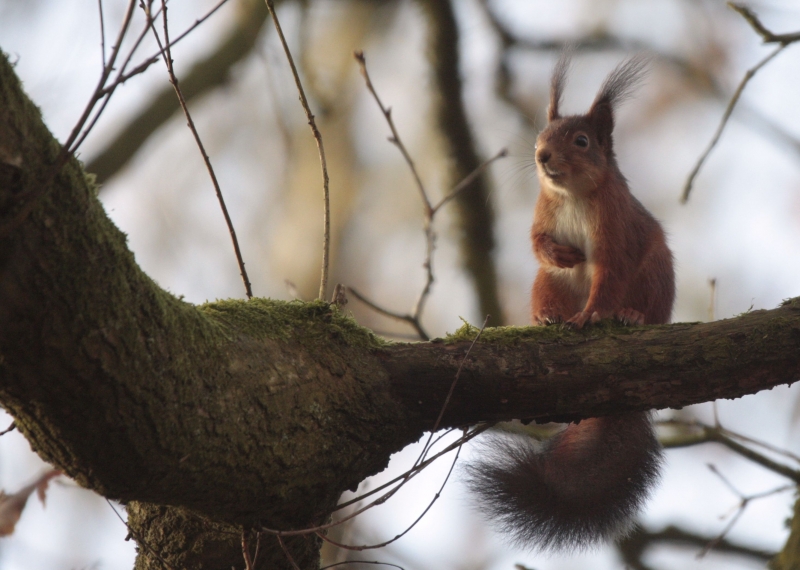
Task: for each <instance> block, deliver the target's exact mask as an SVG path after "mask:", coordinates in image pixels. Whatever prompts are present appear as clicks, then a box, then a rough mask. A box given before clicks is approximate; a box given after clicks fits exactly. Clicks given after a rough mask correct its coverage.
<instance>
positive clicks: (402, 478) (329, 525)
mask: <svg viewBox="0 0 800 570" xmlns="http://www.w3.org/2000/svg"><path fill="white" fill-rule="evenodd" d="M489 427H490V424H486V425H480V426H478V427H476V428H473V429H472V431H470V432H468V433H467V434H465V435H463V436H461V437H460V438H458V440H456V441H455V442H453V443H451V444H450V445H448V446H447V447H446V448H445V449H444V450H442V451H440V452H439V453H437V454H436V455H434V456H432V457H430V458H429V459H427V460H426V461H424V462H423V463H420V464H419V465H417V466H415V467H412V468H411V469H409V470H408V471H406V472H405V473H404V474H402V475H400V476H399V477H397V478H395V479H394V480H393V481H391V482H390V483H387V484H385V485H382V486H381V487H379V488H378V489H373V490H372V491H370V492H369V493H364V495H362V496H361V497H357V498H356V499H354V501H360V500H361V499H362V498H363V497H366V496H368V495H371V494H373V493H374V492H376V491H378V490H381V489H382V488H386V486H387V485H390V484H391V483H394V482H397V481H401V482H400V484H399V485H398V486H397V487H395V488H394V489H391V490H389V491H388V492H386V493H385V494H383V495H381V496H380V497H378V498H377V499H375V500H374V501H372V502H371V503H370V504H368V505H366V506H364V507H362V508H360V509H358V510H356V511H354V512H352V513H350V514H349V515H347V516H346V517H343V518H341V519H339V520H336V521H333V522H330V523H327V524H323V525H319V526H315V527H310V528H304V529H299V530H276V529H271V528H264V527H262V528H261V529H260V530H261V532H265V533H267V534H272V535H276V536H305V535H309V534H314V533H317V532H322V531H325V530H328V529H329V528H333V527H335V526H339V525H340V524H342V523H345V522H347V521H349V520H351V519H354V518H355V517H357V516H359V515H360V514H361V513H363V512H365V511H367V510H369V509H371V508H373V507H376V506H378V505H382V504H383V503H385V502H386V501H388V500H389V499H390V498H391V497H392V496H394V494H395V493H397V491H399V490H400V489H401V488H402V487H403V486H404V485H405V484H406V483H407V482H408V481H410V480H411V479H413V478H414V477H415V476H416V475H417V474H418V473H420V472H421V471H422V470H423V469H424V468H425V467H427V466H428V465H430V464H431V463H433V462H434V461H435V460H436V459H438V458H439V457H441V456H442V455H444V454H445V453H449V452H450V451H453V450H454V449H458V448H459V447H461V446H462V445H463V444H465V443H467V442H468V441H470V440H472V439H474V438H475V437H477V436H478V435H480V434H481V433H483V432H484V431H486V430H487V429H488V428H489ZM351 503H352V501H350V502H348V503H345V504H343V505H339V506H337V507H336V508H335V509H333V511H332V512H336V511H338V510H340V509H341V508H343V507H344V506H346V505H348V504H351Z"/></svg>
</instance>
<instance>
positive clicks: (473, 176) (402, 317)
mask: <svg viewBox="0 0 800 570" xmlns="http://www.w3.org/2000/svg"><path fill="white" fill-rule="evenodd" d="M353 57H354V58H355V60H356V62H358V67H359V70H360V71H361V75H362V77H364V82H365V83H366V86H367V89H368V90H369V92H370V94H372V97H373V99H375V102H376V103H377V104H378V108H379V109H380V110H381V113H382V114H383V117H384V119H386V123H387V124H388V126H389V130H390V131H391V133H392V135H391V136H390V137H389V142H390V143H392V144H393V145H395V146H396V147H397V149H398V150H399V151H400V154H402V155H403V159H404V160H405V161H406V164H407V165H408V168H409V170H410V171H411V175H412V176H413V178H414V182H415V183H416V185H417V189H418V190H419V195H420V198H421V199H422V205H423V210H424V219H423V230H424V232H425V261H424V262H423V264H422V266H423V268H424V269H425V274H426V275H425V285H424V286H423V288H422V291H420V293H419V295H418V296H417V299H416V301H415V302H414V306H413V308H412V310H411V312H410V313H407V314H402V313H396V312H394V311H389V310H387V309H384V308H383V307H380V306H379V305H377V304H375V303H373V302H372V301H370V300H368V299H366V298H365V297H364V296H363V295H361V294H360V293H358V291H356V290H355V289H353V288H348V289H349V290H350V292H351V293H352V294H353V296H354V297H356V298H357V299H358V300H360V301H361V302H363V303H364V304H365V305H367V306H368V307H369V308H371V309H372V310H374V311H376V312H378V313H380V314H382V315H384V316H387V317H390V318H393V319H397V320H399V321H404V322H406V323H408V324H410V325H411V326H412V327H414V330H416V331H417V334H419V336H420V338H421V339H422V340H429V338H430V337H429V336H428V334H427V333H426V332H425V331H424V329H423V328H422V324H421V318H422V311H423V309H424V308H425V302H426V301H427V299H428V296H429V295H430V292H431V288H432V286H433V282H434V281H435V276H434V271H433V253H434V250H435V249H436V232H434V231H433V221H434V218H435V216H436V213H437V212H438V211H439V209H440V208H441V207H442V206H444V205H445V204H447V203H448V202H450V200H452V199H453V198H455V197H456V196H458V195H459V194H460V193H461V192H462V191H463V190H465V189H466V188H468V187H469V186H470V184H472V183H473V182H474V181H475V180H477V179H478V177H479V176H480V175H481V174H482V173H483V171H484V170H486V168H487V167H488V166H489V165H490V164H492V163H493V162H494V161H496V160H498V159H499V158H502V157H504V156H507V155H508V151H507V150H506V149H502V150H501V151H500V152H498V153H497V154H496V155H495V156H493V157H492V158H490V159H489V160H487V161H485V162H483V163H482V164H480V165H479V166H478V167H477V168H476V169H475V170H473V171H472V172H471V173H469V174H468V175H467V176H466V177H464V179H463V180H462V181H461V182H459V183H458V184H457V185H456V186H455V188H453V189H452V190H451V191H450V193H448V194H447V195H446V196H445V197H444V198H442V199H441V200H440V201H439V202H438V203H437V204H436V205H435V206H434V205H433V204H432V203H431V199H430V197H429V196H428V192H427V191H426V190H425V185H424V184H423V182H422V178H421V177H420V175H419V172H418V171H417V167H416V165H415V164H414V160H413V159H412V158H411V155H410V154H409V152H408V149H407V148H406V146H405V145H404V144H403V141H402V139H401V138H400V135H399V133H398V132H397V127H396V126H395V124H394V119H392V109H391V107H386V106H384V104H383V102H382V101H381V98H380V96H379V95H378V92H377V91H376V90H375V86H374V85H373V84H372V80H371V79H370V76H369V71H367V60H366V57H365V56H364V52H363V51H360V50H359V51H355V52H353Z"/></svg>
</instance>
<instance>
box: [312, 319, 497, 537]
mask: <svg viewBox="0 0 800 570" xmlns="http://www.w3.org/2000/svg"><path fill="white" fill-rule="evenodd" d="M488 322H489V315H487V316H486V319H485V320H484V321H483V326H482V327H481V329H480V330H479V331H478V334H477V335H475V338H474V339H473V340H472V343H471V344H470V345H469V348H468V349H467V352H466V353H464V358H462V359H461V363H460V364H459V366H458V370H457V371H456V376H455V378H454V379H453V382H452V383H451V384H450V390H449V391H448V392H447V396H446V397H445V400H444V403H443V404H442V408H441V410H440V411H439V416H438V417H437V418H436V422H435V423H434V425H433V429H432V430H431V433H430V435H429V436H428V441H427V442H426V443H425V446H424V447H423V449H422V452H421V453H420V455H419V457H418V458H417V460H416V461H415V462H414V466H413V467H412V470H413V469H414V468H416V467H417V466H419V465H421V464H422V463H423V462H424V461H425V456H426V455H427V454H428V452H429V451H430V449H431V447H432V444H431V440H432V438H433V435H434V434H435V433H436V432H437V431H438V430H439V426H440V425H441V422H442V418H443V417H444V413H445V410H447V406H448V405H449V404H450V399H451V398H452V396H453V392H454V391H455V388H456V384H458V379H459V378H460V377H461V370H462V369H463V367H464V363H465V362H466V361H467V358H469V353H470V352H472V348H473V347H474V346H475V343H477V342H478V339H480V337H481V334H483V331H484V329H485V328H486V323H488ZM473 431H474V430H473ZM462 439H463V438H462ZM464 443H465V442H464V441H460V443H459V445H458V448H457V451H456V455H455V457H454V458H453V463H452V464H451V465H450V470H449V471H448V472H447V476H446V477H445V479H444V481H443V482H442V486H441V487H440V488H439V491H438V492H437V493H436V494H435V495H434V497H433V499H432V500H431V502H430V503H428V506H427V507H426V508H425V510H423V511H422V513H420V515H419V516H418V517H417V518H416V519H415V520H414V522H413V523H411V525H409V526H408V527H407V528H406V529H405V530H404V531H403V532H401V533H400V534H398V535H396V536H395V537H394V538H392V539H390V540H387V541H385V542H382V543H379V544H372V545H362V546H351V545H345V544H341V543H339V542H336V541H334V540H332V539H330V538H328V537H327V536H325V535H324V534H322V533H320V532H317V535H318V536H319V537H320V538H322V539H323V540H325V541H327V542H330V543H331V544H333V545H335V546H338V547H339V548H345V549H347V550H358V551H361V550H372V549H376V548H383V547H384V546H388V545H389V544H391V543H393V542H395V541H397V540H400V539H401V538H402V537H403V536H405V535H406V534H408V532H410V531H411V529H412V528H414V527H415V526H416V525H417V523H419V521H421V520H422V518H423V517H424V516H425V515H426V514H427V513H428V511H429V510H430V509H431V508H432V507H433V505H434V503H435V502H436V501H437V500H438V499H439V497H440V496H441V494H442V491H444V487H445V485H447V481H448V480H449V479H450V475H451V474H452V473H453V469H454V468H455V466H456V462H457V461H458V457H459V455H460V454H461V448H462V446H463V445H464ZM408 478H409V476H407V477H406V479H405V480H404V481H403V483H401V484H400V486H398V487H397V488H398V489H399V488H400V487H401V486H402V485H403V484H405V483H406V482H407V481H408ZM394 492H396V490H394V491H392V493H394Z"/></svg>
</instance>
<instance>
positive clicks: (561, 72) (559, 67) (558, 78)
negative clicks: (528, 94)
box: [547, 48, 572, 122]
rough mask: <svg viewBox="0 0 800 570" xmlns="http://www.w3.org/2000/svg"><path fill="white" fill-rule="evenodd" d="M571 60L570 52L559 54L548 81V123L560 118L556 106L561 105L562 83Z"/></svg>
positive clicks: (565, 51)
mask: <svg viewBox="0 0 800 570" xmlns="http://www.w3.org/2000/svg"><path fill="white" fill-rule="evenodd" d="M571 59H572V50H571V49H570V48H566V49H564V51H562V52H561V55H560V56H559V57H558V61H557V62H556V66H555V68H553V77H552V78H551V79H550V106H549V107H548V108H547V121H548V122H551V121H555V120H556V119H560V118H561V115H559V113H558V106H559V104H560V103H561V94H562V93H563V92H564V83H566V81H567V71H569V63H570V60H571Z"/></svg>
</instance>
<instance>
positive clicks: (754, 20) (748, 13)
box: [728, 2, 800, 45]
mask: <svg viewBox="0 0 800 570" xmlns="http://www.w3.org/2000/svg"><path fill="white" fill-rule="evenodd" d="M728 7H729V8H731V9H732V10H733V11H735V12H736V13H737V14H739V15H740V16H741V17H742V18H744V19H745V20H746V21H747V23H748V24H750V27H752V28H753V30H755V32H756V33H757V34H758V35H759V36H761V39H763V40H764V43H765V44H784V45H786V44H790V43H793V42H797V41H800V32H793V33H790V34H774V33H772V32H771V31H769V30H768V29H767V28H766V27H764V24H762V23H761V20H759V19H758V16H756V15H755V13H753V11H752V10H750V8H748V7H747V6H744V5H742V4H737V3H736V2H728Z"/></svg>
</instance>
